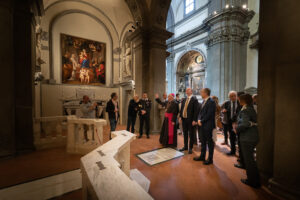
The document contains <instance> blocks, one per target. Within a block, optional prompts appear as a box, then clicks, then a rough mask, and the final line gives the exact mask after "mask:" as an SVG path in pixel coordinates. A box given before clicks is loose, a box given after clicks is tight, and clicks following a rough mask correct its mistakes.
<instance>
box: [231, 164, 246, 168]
mask: <svg viewBox="0 0 300 200" xmlns="http://www.w3.org/2000/svg"><path fill="white" fill-rule="evenodd" d="M233 166H235V167H236V168H240V169H246V168H245V166H244V165H241V164H239V163H237V164H234V165H233Z"/></svg>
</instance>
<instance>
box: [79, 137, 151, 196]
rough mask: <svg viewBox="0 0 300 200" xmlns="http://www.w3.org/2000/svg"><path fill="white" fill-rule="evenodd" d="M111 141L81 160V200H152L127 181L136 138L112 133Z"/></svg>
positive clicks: (143, 191) (133, 183) (131, 181)
mask: <svg viewBox="0 0 300 200" xmlns="http://www.w3.org/2000/svg"><path fill="white" fill-rule="evenodd" d="M112 137H113V139H112V140H110V141H108V142H107V143H105V144H103V145H102V146H100V147H98V148H96V149H95V150H93V151H92V152H90V153H88V154H87V155H85V156H83V157H82V158H81V171H82V192H83V199H84V200H87V199H88V200H96V199H105V200H127V199H128V200H147V199H149V200H150V199H152V197H151V196H150V195H149V194H148V193H147V192H146V191H145V190H144V189H143V188H142V187H141V186H140V185H139V184H138V183H137V182H135V181H133V180H131V179H130V178H129V173H130V143H131V142H132V141H133V140H134V139H135V135H134V134H132V133H130V132H128V131H115V132H112Z"/></svg>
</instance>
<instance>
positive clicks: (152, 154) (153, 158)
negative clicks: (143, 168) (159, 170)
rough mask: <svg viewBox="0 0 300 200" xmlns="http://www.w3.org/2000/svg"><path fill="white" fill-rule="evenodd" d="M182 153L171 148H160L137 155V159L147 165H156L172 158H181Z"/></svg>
mask: <svg viewBox="0 0 300 200" xmlns="http://www.w3.org/2000/svg"><path fill="white" fill-rule="evenodd" d="M183 155H184V153H182V152H180V151H177V150H175V149H172V148H162V149H156V150H153V151H148V152H145V153H141V154H138V155H137V157H138V158H140V159H141V160H143V161H144V162H145V163H147V164H148V165H156V164H159V163H162V162H165V161H168V160H172V159H174V158H178V157H181V156H183Z"/></svg>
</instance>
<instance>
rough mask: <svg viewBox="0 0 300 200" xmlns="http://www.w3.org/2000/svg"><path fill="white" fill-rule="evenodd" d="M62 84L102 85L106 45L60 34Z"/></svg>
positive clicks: (103, 82)
mask: <svg viewBox="0 0 300 200" xmlns="http://www.w3.org/2000/svg"><path fill="white" fill-rule="evenodd" d="M60 36H61V53H62V68H61V70H62V73H61V74H62V83H64V84H84V85H104V84H105V70H106V65H105V58H106V44H105V43H102V42H97V41H93V40H88V39H83V38H79V37H74V36H71V35H66V34H61V35H60Z"/></svg>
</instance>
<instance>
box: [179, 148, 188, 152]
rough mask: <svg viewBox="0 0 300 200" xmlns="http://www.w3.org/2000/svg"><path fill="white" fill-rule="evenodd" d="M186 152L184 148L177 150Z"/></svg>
mask: <svg viewBox="0 0 300 200" xmlns="http://www.w3.org/2000/svg"><path fill="white" fill-rule="evenodd" d="M186 150H188V149H187V148H185V147H183V148H181V149H179V151H186Z"/></svg>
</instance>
